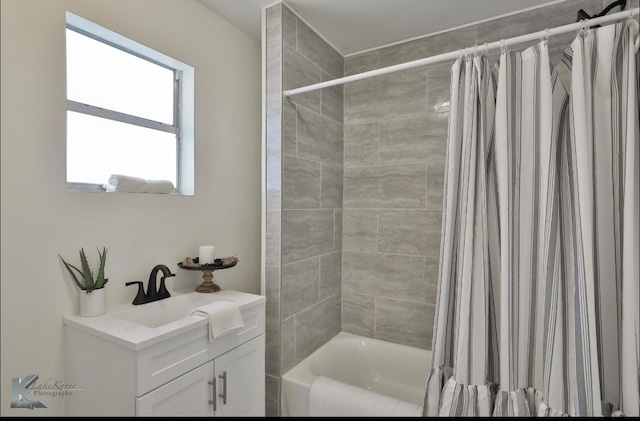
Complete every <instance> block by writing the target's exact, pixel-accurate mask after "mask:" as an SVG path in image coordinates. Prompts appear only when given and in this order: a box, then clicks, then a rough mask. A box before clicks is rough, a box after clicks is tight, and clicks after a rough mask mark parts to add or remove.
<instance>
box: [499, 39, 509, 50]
mask: <svg viewBox="0 0 640 421" xmlns="http://www.w3.org/2000/svg"><path fill="white" fill-rule="evenodd" d="M506 52H507V46H506V45H505V43H504V40H503V39H501V40H500V53H502V54H504V53H506Z"/></svg>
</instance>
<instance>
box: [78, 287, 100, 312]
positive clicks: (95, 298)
mask: <svg viewBox="0 0 640 421" xmlns="http://www.w3.org/2000/svg"><path fill="white" fill-rule="evenodd" d="M106 311H107V289H106V288H100V289H94V290H93V291H91V292H90V293H88V294H87V293H86V292H85V291H80V315H81V316H83V317H93V316H99V315H101V314H104V313H106Z"/></svg>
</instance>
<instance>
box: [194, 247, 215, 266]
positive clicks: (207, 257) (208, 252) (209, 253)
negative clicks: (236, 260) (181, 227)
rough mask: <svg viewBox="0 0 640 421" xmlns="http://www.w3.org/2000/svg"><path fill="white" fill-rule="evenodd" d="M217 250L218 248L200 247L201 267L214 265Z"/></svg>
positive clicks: (199, 258) (199, 259)
mask: <svg viewBox="0 0 640 421" xmlns="http://www.w3.org/2000/svg"><path fill="white" fill-rule="evenodd" d="M215 249H216V248H215V247H214V246H200V252H199V254H198V261H199V262H200V264H201V265H204V264H207V263H213V260H214V257H213V256H214V254H213V253H214V251H215Z"/></svg>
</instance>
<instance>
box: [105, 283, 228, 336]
mask: <svg viewBox="0 0 640 421" xmlns="http://www.w3.org/2000/svg"><path fill="white" fill-rule="evenodd" d="M214 301H232V300H225V299H224V298H222V297H219V296H217V295H213V294H205V293H200V292H190V293H188V294H182V295H178V296H172V297H169V298H165V299H163V300H159V301H153V302H151V303H147V304H140V305H137V306H134V307H133V308H130V309H127V310H123V311H118V312H113V313H111V316H113V317H116V318H118V319H122V320H126V321H128V322H131V323H136V324H139V325H142V326H146V327H151V328H156V327H160V326H164V325H166V324H169V323H173V322H176V321H178V320H182V319H186V318H187V317H189V316H190V315H191V312H192V311H193V310H194V309H195V308H196V307H200V306H203V305H206V304H209V303H212V302H214Z"/></svg>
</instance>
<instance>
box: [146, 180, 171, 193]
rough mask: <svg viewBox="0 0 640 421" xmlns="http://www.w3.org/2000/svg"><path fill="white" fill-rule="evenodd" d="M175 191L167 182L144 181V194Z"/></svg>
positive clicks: (169, 182)
mask: <svg viewBox="0 0 640 421" xmlns="http://www.w3.org/2000/svg"><path fill="white" fill-rule="evenodd" d="M173 189H175V187H174V185H173V183H172V182H171V181H169V180H146V184H145V189H144V192H145V193H171V192H173Z"/></svg>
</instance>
